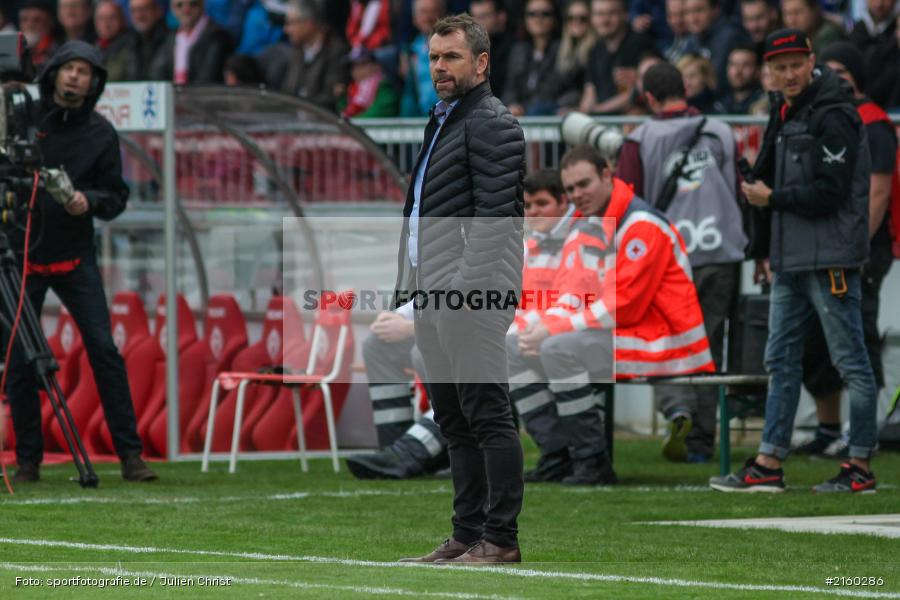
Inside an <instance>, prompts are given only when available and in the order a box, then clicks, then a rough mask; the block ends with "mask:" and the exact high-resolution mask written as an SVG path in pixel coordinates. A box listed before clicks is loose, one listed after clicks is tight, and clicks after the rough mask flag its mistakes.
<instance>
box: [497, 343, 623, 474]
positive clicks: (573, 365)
mask: <svg viewBox="0 0 900 600" xmlns="http://www.w3.org/2000/svg"><path fill="white" fill-rule="evenodd" d="M506 351H507V354H508V355H509V390H510V399H511V400H512V401H513V405H514V406H515V408H516V411H517V412H518V414H519V418H520V419H521V421H522V423H523V424H524V425H525V429H526V431H528V434H529V435H531V437H532V438H533V439H534V441H535V443H536V444H537V446H538V448H540V450H541V454H544V455H546V454H551V453H553V452H558V451H560V450H563V449H568V451H569V455H570V456H571V457H572V458H573V459H574V460H582V459H586V458H590V457H592V456H597V455H601V454H604V453H605V452H606V438H605V435H604V433H603V422H602V419H601V416H600V409H599V407H598V398H597V394H596V391H595V390H594V385H593V383H594V382H598V383H601V382H610V381H612V377H613V368H612V365H613V357H612V332H611V331H602V330H593V329H592V330H586V331H579V332H575V333H564V334H560V335H555V336H551V337H549V338H547V339H546V340H544V342H543V343H542V344H541V347H540V350H539V355H538V356H524V355H523V354H522V353H520V352H519V348H518V337H517V336H515V335H509V336H507V337H506Z"/></svg>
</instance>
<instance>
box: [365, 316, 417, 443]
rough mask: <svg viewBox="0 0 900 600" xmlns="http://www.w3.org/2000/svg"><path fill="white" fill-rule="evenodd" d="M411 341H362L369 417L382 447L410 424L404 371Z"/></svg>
mask: <svg viewBox="0 0 900 600" xmlns="http://www.w3.org/2000/svg"><path fill="white" fill-rule="evenodd" d="M414 342H415V340H413V339H412V338H410V339H408V340H404V341H402V342H394V343H387V342H383V341H381V340H380V339H379V338H378V336H376V335H374V334H373V335H369V337H367V338H366V339H365V341H364V342H363V350H362V352H363V360H364V361H365V363H366V375H367V376H368V378H369V395H370V396H371V398H372V415H373V417H374V419H375V429H376V430H377V432H378V445H379V446H380V447H381V448H387V447H388V446H390V445H391V444H393V443H394V441H395V440H396V439H397V438H399V437H400V436H401V435H403V434H404V432H406V430H407V429H409V427H410V426H412V424H413V406H412V394H411V393H410V376H409V373H407V372H406V369H410V368H413V357H412V353H413V349H414V346H415V344H414ZM422 372H424V371H422Z"/></svg>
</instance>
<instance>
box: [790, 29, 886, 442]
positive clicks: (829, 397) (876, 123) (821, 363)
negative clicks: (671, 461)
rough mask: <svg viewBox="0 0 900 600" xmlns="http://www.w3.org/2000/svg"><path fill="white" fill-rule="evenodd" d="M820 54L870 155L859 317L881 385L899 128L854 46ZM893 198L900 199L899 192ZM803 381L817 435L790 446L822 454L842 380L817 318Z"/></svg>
mask: <svg viewBox="0 0 900 600" xmlns="http://www.w3.org/2000/svg"><path fill="white" fill-rule="evenodd" d="M821 60H822V62H824V63H825V65H826V66H827V67H828V68H830V69H831V70H833V71H834V72H835V73H837V74H838V75H839V76H840V77H841V79H843V80H844V81H846V82H847V83H848V84H849V85H850V86H851V87H852V88H853V98H854V102H855V104H856V110H857V112H859V116H860V118H861V119H862V121H863V123H864V124H865V126H866V137H867V139H868V142H869V155H870V156H871V158H872V174H871V176H870V178H869V240H870V241H869V262H868V263H866V266H865V267H863V271H862V284H861V288H862V319H863V333H864V335H865V339H866V348H867V349H868V351H869V361H870V362H871V363H872V372H873V373H874V375H875V384H876V386H877V387H878V389H879V390H880V389H881V388H883V387H884V365H883V364H882V360H881V350H882V346H883V344H884V342H883V339H882V337H881V333H880V332H879V331H878V307H879V299H880V297H881V283H882V282H883V281H884V278H885V277H886V276H887V274H888V271H890V269H891V265H892V264H893V262H894V256H893V253H892V249H891V244H892V239H891V233H890V230H889V221H890V218H889V217H890V214H889V213H888V207H889V205H890V203H891V201H892V197H893V196H897V195H900V180H898V173H897V131H896V129H895V128H894V124H893V123H892V122H891V120H890V118H889V117H888V115H887V113H885V112H884V110H883V109H882V108H881V107H880V106H878V105H877V104H875V103H874V102H872V101H871V100H870V99H869V98H867V97H866V95H865V94H863V92H862V90H863V89H865V86H866V62H865V59H864V58H863V54H862V52H860V51H859V50H858V49H857V48H856V46H853V45H852V44H850V43H849V42H838V43H836V44H832V45H831V46H829V47H828V48H827V49H826V50H825V52H823V53H822V56H821ZM897 200H898V201H900V198H898V199H897ZM803 383H804V385H805V386H806V389H807V390H809V392H810V394H812V396H813V398H815V400H816V412H817V413H818V417H819V426H818V428H817V429H816V435H815V437H814V438H813V439H812V440H811V441H810V442H809V443H807V444H804V445H803V446H801V447H799V448H797V449H796V450H794V452H795V453H797V454H826V453H827V452H828V451H829V447H830V446H832V444H833V443H834V442H836V441H837V440H838V439H840V437H841V391H842V389H843V387H844V386H843V382H842V381H841V377H840V375H839V374H838V372H837V370H836V369H835V368H834V367H833V366H832V364H831V358H830V357H829V356H828V347H827V345H826V344H825V337H824V334H823V333H822V327H821V326H820V325H819V324H818V323H816V325H815V327H814V333H813V334H812V336H811V337H810V339H809V340H808V341H807V344H806V355H805V356H804V359H803Z"/></svg>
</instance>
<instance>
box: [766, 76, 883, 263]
mask: <svg viewBox="0 0 900 600" xmlns="http://www.w3.org/2000/svg"><path fill="white" fill-rule="evenodd" d="M771 100H772V102H771V106H772V109H771V115H770V118H769V125H768V127H767V129H766V133H765V136H764V140H763V146H762V149H761V150H760V153H759V157H758V158H757V161H756V165H755V167H754V174H755V176H756V178H757V179H761V180H763V181H765V182H766V183H767V184H768V185H769V187H771V188H772V190H773V192H772V196H771V198H770V201H769V207H768V209H765V210H759V209H755V210H754V212H755V213H756V215H757V217H760V216H762V217H764V218H763V219H761V220H757V223H756V225H757V233H758V234H761V235H760V236H759V239H758V240H757V241H760V240H766V242H765V244H756V245H755V246H754V248H752V249H751V255H752V256H753V257H754V258H763V257H765V256H766V251H767V250H768V252H769V254H768V256H769V258H770V259H771V264H772V269H773V270H774V271H776V272H782V271H806V270H818V269H825V268H832V267H842V268H855V267H859V266H861V265H862V264H864V263H865V262H866V258H867V254H868V197H869V173H870V171H871V166H870V165H871V163H870V158H869V150H868V140H867V138H866V135H865V129H864V128H863V126H862V121H861V120H860V118H859V115H858V113H857V111H856V108H855V106H854V104H853V96H852V91H851V90H850V89H849V87H848V86H847V85H846V84H845V83H844V82H843V81H842V80H841V79H840V77H838V75H837V74H836V73H835V72H834V71H832V70H830V69H828V68H827V67H821V66H820V67H817V68H816V70H815V71H814V73H813V80H812V82H811V83H810V85H809V86H808V87H807V88H806V89H805V90H804V91H803V92H802V93H801V94H800V95H799V96H798V97H797V99H796V100H795V101H794V103H793V104H792V105H791V106H790V107H787V106H786V105H785V102H784V98H783V97H781V96H780V95H777V96H772V97H771ZM766 221H770V225H767V224H766ZM767 233H768V236H767V235H766V234H767ZM767 238H768V239H767Z"/></svg>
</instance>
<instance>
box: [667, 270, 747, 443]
mask: <svg viewBox="0 0 900 600" xmlns="http://www.w3.org/2000/svg"><path fill="white" fill-rule="evenodd" d="M693 272H694V273H693V274H694V285H695V286H696V288H697V297H698V299H699V300H700V309H701V310H702V311H703V322H704V325H705V326H706V336H707V338H708V339H709V351H710V354H712V357H713V361H715V363H716V370H717V371H721V370H722V358H723V356H722V355H723V350H724V339H725V321H726V320H727V319H728V317H729V315H730V314H731V311H732V307H733V306H734V302H735V300H736V299H737V295H738V292H739V289H740V272H741V265H740V263H731V264H724V265H705V266H702V267H696V268H694V270H693ZM656 395H657V396H656V397H657V402H658V403H659V408H660V410H661V411H662V413H663V414H664V415H665V416H666V418H667V419H670V420H671V419H672V418H673V417H674V416H676V415H677V414H679V413H687V414H690V415H691V419H692V420H693V427H692V428H691V433H690V434H689V435H688V439H687V447H688V451H689V452H693V453H697V454H703V455H706V456H712V455H713V452H714V450H715V445H716V409H717V408H718V406H719V398H718V390H717V388H716V387H715V386H711V385H707V386H703V385H698V386H678V385H658V386H656Z"/></svg>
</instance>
